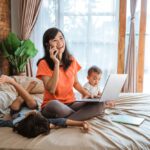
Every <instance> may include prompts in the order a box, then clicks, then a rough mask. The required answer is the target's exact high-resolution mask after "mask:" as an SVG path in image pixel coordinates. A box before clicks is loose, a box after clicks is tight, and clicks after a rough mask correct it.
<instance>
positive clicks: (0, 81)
mask: <svg viewBox="0 0 150 150" xmlns="http://www.w3.org/2000/svg"><path fill="white" fill-rule="evenodd" d="M3 83H9V84H11V85H13V86H14V87H15V89H16V90H17V91H18V93H19V95H20V96H21V97H22V98H23V99H24V100H25V102H26V104H27V105H28V107H29V106H30V107H35V106H36V102H35V101H34V99H33V97H32V96H31V95H30V94H29V93H28V92H27V91H26V90H25V89H24V88H23V87H22V86H21V85H20V84H18V83H17V82H16V81H15V80H14V79H13V78H11V77H9V76H6V75H2V76H1V77H0V84H3Z"/></svg>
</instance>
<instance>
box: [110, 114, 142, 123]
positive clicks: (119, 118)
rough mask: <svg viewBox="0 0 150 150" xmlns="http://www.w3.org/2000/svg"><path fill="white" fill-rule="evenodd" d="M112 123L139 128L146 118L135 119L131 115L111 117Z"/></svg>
mask: <svg viewBox="0 0 150 150" xmlns="http://www.w3.org/2000/svg"><path fill="white" fill-rule="evenodd" d="M110 119H111V121H114V122H118V123H125V124H131V125H135V126H139V125H141V124H142V122H143V121H144V118H140V117H134V116H130V115H122V114H121V115H113V116H110Z"/></svg>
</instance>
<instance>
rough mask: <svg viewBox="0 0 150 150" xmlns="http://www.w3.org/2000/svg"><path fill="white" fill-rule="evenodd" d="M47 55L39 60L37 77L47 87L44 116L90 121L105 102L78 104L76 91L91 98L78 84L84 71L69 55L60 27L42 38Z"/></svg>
mask: <svg viewBox="0 0 150 150" xmlns="http://www.w3.org/2000/svg"><path fill="white" fill-rule="evenodd" d="M43 46H44V51H45V55H44V57H43V58H41V59H40V60H39V61H38V70H37V77H38V78H40V79H41V80H43V83H44V86H45V92H44V100H43V104H42V114H43V115H44V116H45V117H47V118H49V117H50V118H52V117H53V118H59V117H68V118H71V119H74V120H87V119H89V118H91V117H93V116H97V115H99V114H101V113H102V111H103V108H104V107H103V103H92V104H91V103H90V104H89V103H86V102H75V95H74V92H73V88H75V89H76V90H77V91H79V92H80V93H81V94H82V95H83V97H90V94H89V92H88V91H86V90H85V89H84V88H83V87H82V86H81V84H80V83H79V81H78V77H77V72H78V71H79V70H80V69H81V66H80V65H79V64H78V62H77V61H76V59H75V58H74V57H73V56H72V55H71V54H70V53H69V51H68V49H67V46H66V42H65V37H64V35H63V33H62V32H61V30H59V29H57V28H50V29H48V30H47V31H46V32H45V33H44V36H43Z"/></svg>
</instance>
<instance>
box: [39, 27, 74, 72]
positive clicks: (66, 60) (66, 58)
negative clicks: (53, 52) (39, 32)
mask: <svg viewBox="0 0 150 150" xmlns="http://www.w3.org/2000/svg"><path fill="white" fill-rule="evenodd" d="M58 32H60V33H61V34H62V36H63V38H64V39H65V36H64V34H63V33H62V31H61V30H60V29H58V28H55V27H54V28H50V29H48V30H46V31H45V33H44V35H43V47H44V52H45V54H44V57H43V58H41V59H39V60H38V62H37V65H38V64H39V62H40V61H41V60H43V59H44V60H46V62H47V64H48V66H49V67H50V69H52V70H54V62H53V60H52V59H51V58H50V53H49V48H50V46H49V40H53V39H54V38H55V36H56V35H57V33H58ZM71 57H72V55H71V54H70V53H69V51H68V48H67V45H66V41H65V50H64V52H63V54H62V63H63V68H64V70H67V69H68V67H69V66H70V65H71V63H72V60H71Z"/></svg>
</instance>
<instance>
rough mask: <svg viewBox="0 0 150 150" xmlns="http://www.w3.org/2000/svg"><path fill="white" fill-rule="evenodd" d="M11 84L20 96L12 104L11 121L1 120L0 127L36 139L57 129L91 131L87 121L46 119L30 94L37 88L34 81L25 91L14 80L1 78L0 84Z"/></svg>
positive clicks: (3, 76) (4, 76)
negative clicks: (71, 127)
mask: <svg viewBox="0 0 150 150" xmlns="http://www.w3.org/2000/svg"><path fill="white" fill-rule="evenodd" d="M3 83H9V84H11V85H13V86H14V87H15V88H16V90H17V91H18V93H19V95H20V96H18V97H17V98H16V99H15V100H14V102H13V103H12V104H11V106H10V109H11V116H12V119H11V120H4V119H2V120H0V127H13V131H15V132H17V133H19V134H21V135H23V136H25V137H28V138H32V137H36V136H38V135H40V134H48V133H49V132H50V129H52V128H57V127H67V126H78V127H82V129H83V130H84V131H88V130H89V124H88V123H87V122H86V121H75V120H70V119H66V118H57V119H46V118H44V117H43V116H42V115H41V114H40V112H39V111H38V103H37V102H36V100H34V99H33V97H32V96H31V95H30V94H29V93H30V91H31V90H32V89H33V88H34V87H35V85H36V82H35V81H33V82H31V83H30V84H29V86H28V87H27V89H26V90H25V89H24V88H23V87H22V86H21V85H20V84H18V83H17V82H16V81H15V80H14V79H12V78H11V77H8V76H6V75H2V76H1V77H0V84H3Z"/></svg>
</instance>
